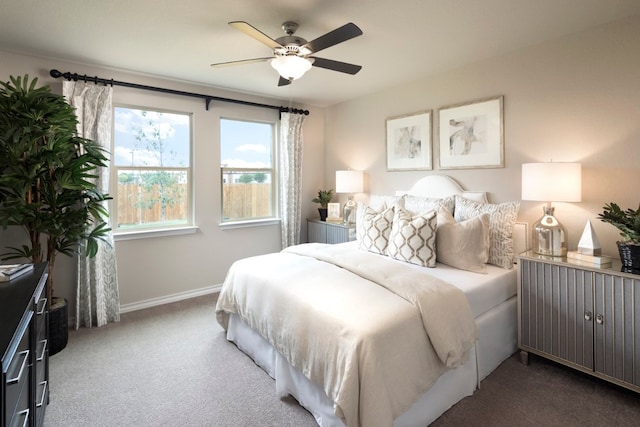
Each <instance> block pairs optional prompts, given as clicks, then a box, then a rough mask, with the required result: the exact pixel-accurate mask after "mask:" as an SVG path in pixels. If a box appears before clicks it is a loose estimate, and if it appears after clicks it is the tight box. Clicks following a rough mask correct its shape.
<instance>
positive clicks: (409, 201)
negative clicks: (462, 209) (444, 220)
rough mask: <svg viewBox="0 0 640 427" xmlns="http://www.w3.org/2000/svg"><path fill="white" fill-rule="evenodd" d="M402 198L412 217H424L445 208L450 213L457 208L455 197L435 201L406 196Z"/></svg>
mask: <svg viewBox="0 0 640 427" xmlns="http://www.w3.org/2000/svg"><path fill="white" fill-rule="evenodd" d="M402 198H403V199H404V206H403V207H404V208H405V209H406V210H408V211H409V212H410V213H411V214H412V215H423V214H425V213H428V212H431V211H436V212H437V211H438V209H440V208H445V209H447V210H448V211H449V212H453V208H454V207H455V199H454V198H453V196H450V197H445V198H444V199H433V198H429V197H420V196H412V195H409V194H405V195H404V196H403V197H402Z"/></svg>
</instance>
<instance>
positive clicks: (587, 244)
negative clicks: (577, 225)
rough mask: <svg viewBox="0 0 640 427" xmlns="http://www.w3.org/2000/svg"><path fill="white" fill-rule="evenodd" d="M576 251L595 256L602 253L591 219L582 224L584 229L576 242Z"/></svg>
mask: <svg viewBox="0 0 640 427" xmlns="http://www.w3.org/2000/svg"><path fill="white" fill-rule="evenodd" d="M578 253H581V254H584V255H595V256H597V255H601V254H602V248H601V247H600V242H599V241H598V236H596V233H595V231H593V227H592V226H591V220H587V224H586V225H585V226H584V231H583V232H582V236H581V237H580V241H579V242H578Z"/></svg>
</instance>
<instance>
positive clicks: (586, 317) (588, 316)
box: [584, 311, 593, 322]
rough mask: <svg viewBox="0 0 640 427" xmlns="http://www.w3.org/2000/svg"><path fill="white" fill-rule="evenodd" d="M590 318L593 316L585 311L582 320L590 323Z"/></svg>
mask: <svg viewBox="0 0 640 427" xmlns="http://www.w3.org/2000/svg"><path fill="white" fill-rule="evenodd" d="M592 317H593V314H591V312H590V311H586V312H585V313H584V320H586V321H588V322H590V321H591V318H592Z"/></svg>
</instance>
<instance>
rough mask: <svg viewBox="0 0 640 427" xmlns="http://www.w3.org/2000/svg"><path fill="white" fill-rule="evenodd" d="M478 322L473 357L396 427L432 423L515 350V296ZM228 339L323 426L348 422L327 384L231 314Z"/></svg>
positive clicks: (447, 374)
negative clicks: (336, 407) (304, 372)
mask: <svg viewBox="0 0 640 427" xmlns="http://www.w3.org/2000/svg"><path fill="white" fill-rule="evenodd" d="M476 323H477V325H478V330H479V339H478V342H477V343H476V345H475V346H474V347H473V349H472V350H471V352H470V356H469V361H468V362H467V363H465V364H464V365H462V366H460V367H459V368H456V369H453V370H450V371H447V372H445V373H444V374H443V375H442V376H441V377H440V378H439V379H438V381H436V383H435V384H434V386H433V387H432V388H431V389H429V390H428V391H427V392H426V393H424V394H423V395H422V396H421V397H420V399H419V400H418V401H417V402H416V403H415V404H414V405H413V406H412V407H411V408H410V409H409V410H408V411H407V412H405V413H404V414H402V415H401V416H399V417H398V418H396V420H395V422H394V426H395V427H417V426H421V427H424V426H426V425H428V424H430V423H432V422H433V421H435V420H436V419H437V418H438V417H439V416H440V415H442V414H443V413H444V412H445V411H447V410H448V409H449V408H451V407H452V406H453V405H455V404H456V403H457V402H459V401H460V400H462V399H463V398H464V397H466V396H470V395H472V394H473V392H474V390H475V389H476V387H479V385H480V381H481V380H483V379H484V378H485V377H486V376H487V375H489V374H490V373H491V372H492V371H493V370H494V369H496V368H497V367H498V366H499V365H500V363H502V362H503V361H504V360H505V359H507V358H508V357H509V356H510V355H512V354H513V353H514V352H515V351H516V349H517V339H518V336H517V307H516V297H515V296H514V297H512V298H511V299H509V300H507V301H506V302H504V303H502V304H500V305H498V306H496V307H494V308H493V309H491V310H489V311H488V312H486V313H484V314H482V315H480V316H478V317H477V318H476ZM227 339H228V340H229V341H232V342H234V343H235V344H236V345H237V346H238V348H239V349H240V350H242V351H243V352H244V353H246V354H247V355H249V356H250V357H251V358H253V360H254V361H255V362H256V364H257V365H258V366H260V367H261V368H262V369H264V370H265V371H266V372H267V373H268V374H269V375H270V376H271V377H272V378H274V379H275V383H276V393H277V395H278V396H282V397H284V396H287V395H291V396H293V397H294V398H295V399H296V400H297V401H298V402H299V403H300V405H302V406H303V407H305V408H306V409H307V410H308V411H309V412H311V414H313V416H314V417H315V419H316V421H317V422H318V424H319V425H320V426H322V427H344V424H343V423H342V421H341V420H340V419H338V418H337V417H336V416H335V415H334V413H333V402H332V401H331V399H329V397H328V396H327V395H326V394H325V392H324V390H323V389H322V387H320V386H318V385H316V384H314V383H312V382H311V381H309V380H308V379H307V378H306V377H305V376H303V375H302V374H301V373H300V371H298V370H297V369H295V368H293V367H292V366H291V365H289V363H288V362H287V360H286V359H285V358H284V357H283V356H281V355H280V353H278V352H277V351H276V350H275V349H274V348H273V347H272V346H271V344H269V343H268V342H267V341H266V340H265V339H264V338H262V336H260V335H259V334H258V333H257V332H255V331H254V330H252V329H251V328H249V327H248V326H247V325H246V324H245V323H244V322H243V321H242V320H241V319H240V318H239V317H238V316H237V315H235V314H232V315H231V316H230V319H229V327H228V330H227Z"/></svg>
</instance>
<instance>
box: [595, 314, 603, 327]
mask: <svg viewBox="0 0 640 427" xmlns="http://www.w3.org/2000/svg"><path fill="white" fill-rule="evenodd" d="M596 323H597V324H598V325H602V324H603V323H604V316H603V315H602V314H598V315H596Z"/></svg>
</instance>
